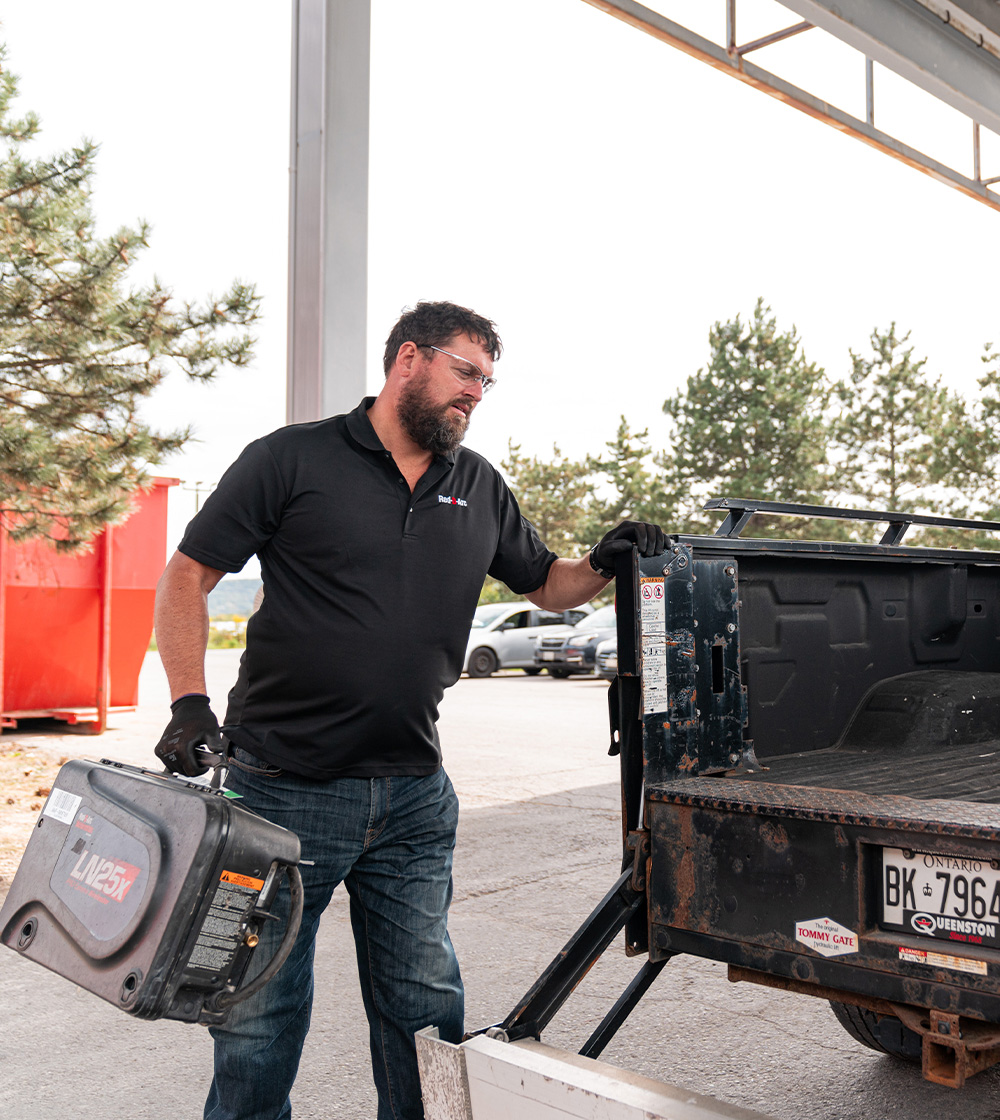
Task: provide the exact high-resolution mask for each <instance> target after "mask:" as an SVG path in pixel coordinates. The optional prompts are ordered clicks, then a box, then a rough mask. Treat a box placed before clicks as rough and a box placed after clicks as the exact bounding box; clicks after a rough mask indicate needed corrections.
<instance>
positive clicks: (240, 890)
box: [188, 871, 264, 975]
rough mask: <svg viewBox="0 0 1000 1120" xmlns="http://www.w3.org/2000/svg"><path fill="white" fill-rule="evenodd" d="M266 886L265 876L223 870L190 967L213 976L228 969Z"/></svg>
mask: <svg viewBox="0 0 1000 1120" xmlns="http://www.w3.org/2000/svg"><path fill="white" fill-rule="evenodd" d="M263 886H264V880H263V879H256V878H254V877H253V876H251V875H241V874H239V873H238V872H236V871H223V872H222V874H221V875H220V876H219V885H218V886H217V887H216V888H215V894H214V895H213V896H212V904H211V906H209V908H208V913H207V914H206V915H205V921H204V922H203V923H202V926H201V930H200V931H199V933H198V940H197V941H196V942H195V943H194V948H193V949H192V950H191V956H190V957H188V968H197V969H200V970H201V971H203V972H210V973H212V974H213V975H216V974H218V975H225V974H226V973H227V972H228V970H229V966H230V964H231V963H232V960H233V957H234V956H235V955H236V950H237V949H238V948H239V947H240V945H241V944H242V943H243V937H244V934H245V933H246V925H245V921H246V917H247V915H248V914H249V913H250V911H251V910H253V908H254V907H255V906H256V905H257V896H258V895H259V894H260V892H261V889H262V888H263Z"/></svg>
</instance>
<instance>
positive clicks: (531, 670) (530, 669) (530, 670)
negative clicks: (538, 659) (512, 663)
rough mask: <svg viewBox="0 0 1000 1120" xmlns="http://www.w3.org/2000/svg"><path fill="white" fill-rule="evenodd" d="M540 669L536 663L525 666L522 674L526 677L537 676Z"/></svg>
mask: <svg viewBox="0 0 1000 1120" xmlns="http://www.w3.org/2000/svg"><path fill="white" fill-rule="evenodd" d="M541 671H542V670H541V669H539V667H538V666H537V665H531V666H525V668H524V674H525V676H527V677H537V676H538V674H539V673H540V672H541Z"/></svg>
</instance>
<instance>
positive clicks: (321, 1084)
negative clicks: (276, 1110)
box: [0, 651, 1000, 1120]
mask: <svg viewBox="0 0 1000 1120" xmlns="http://www.w3.org/2000/svg"><path fill="white" fill-rule="evenodd" d="M237 660H238V652H236V651H218V652H217V653H212V654H210V656H209V664H210V673H211V681H210V686H209V687H210V689H211V691H212V692H213V695H214V696H215V697H217V698H221V696H222V695H223V693H224V692H225V689H226V687H227V686H228V682H229V680H231V677H232V675H233V674H234V672H235V663H236V661H237ZM606 691H607V686H606V685H605V684H603V683H602V682H600V681H597V680H594V679H590V678H579V677H578V678H572V679H570V680H553V679H550V678H548V677H547V676H545V675H542V676H539V677H526V676H524V674H522V673H505V674H499V675H496V676H493V677H491V678H488V679H483V680H468V679H464V678H463V680H462V681H460V682H459V684H458V685H456V686H455V688H454V689H452V690H451V692H450V693H449V694H448V695H447V696H446V698H445V702H444V705H443V707H442V713H441V739H442V744H443V749H444V755H445V764H446V766H447V768H448V770H449V773H450V774H451V776H452V779H453V781H454V783H455V787H456V789H457V790H458V793H459V797H460V799H461V802H462V807H463V808H462V819H461V823H460V826H459V843H458V852H457V855H456V864H455V899H454V904H453V908H452V920H451V928H452V936H453V939H454V941H455V945H456V949H457V951H458V954H459V958H460V960H461V962H462V967H463V971H464V975H465V981H466V986H467V991H468V1015H467V1022H468V1025H469V1027H478V1026H485V1025H487V1024H489V1023H492V1022H497V1021H499V1020H501V1019H502V1018H503V1017H504V1016H505V1015H506V1014H507V1013H508V1012H509V1011H510V1009H511V1008H512V1007H513V1006H514V1004H515V1003H516V1001H517V1000H518V999H519V998H520V996H521V995H523V993H524V992H525V991H526V990H527V988H528V987H529V986H530V984H531V983H532V982H533V980H534V979H535V978H536V977H537V975H538V974H539V972H541V970H542V969H543V968H544V967H545V965H546V964H547V963H548V961H549V960H550V959H551V958H552V957H553V956H554V955H555V953H556V952H557V951H558V950H559V949H560V948H561V946H562V945H563V944H564V943H565V941H566V939H567V938H568V937H569V936H570V934H571V933H572V932H573V931H574V930H575V929H576V928H577V926H578V925H579V923H580V922H581V921H582V919H583V918H584V917H585V916H586V914H587V913H588V912H589V910H590V909H591V908H592V907H593V906H594V905H596V903H597V902H598V901H599V900H600V898H601V897H602V896H603V894H604V893H605V891H606V890H607V889H608V887H609V886H610V885H611V883H612V882H613V881H614V879H615V878H616V876H617V871H618V867H619V864H620V831H619V829H620V823H619V801H618V797H619V795H618V785H617V761H616V760H615V759H612V758H609V757H608V756H607V716H606V710H607V705H606ZM141 700H142V703H141V706H140V709H139V711H137V712H135V713H132V714H130V715H128V716H120V717H117V718H116V720H115V726H114V727H113V728H112V730H111V731H109V732H108V734H107V735H105V736H104V737H103V738H102V739H97V740H95V739H87V738H80V737H73V736H62V735H59V736H52V737H50V739H49V743H48V746H46V747H45V749H46V750H50V751H52V752H53V753H56V754H78V755H80V756H84V757H94V756H99V755H107V756H110V757H113V758H120V759H123V760H125V761H141V762H146V763H148V762H149V760H150V758H151V751H152V745H153V743H154V742H155V741H156V738H157V737H158V736H159V732H160V730H161V728H162V726H163V724H164V722H165V719H166V697H165V691H164V683H163V681H162V675H161V674H160V671H159V666H158V664H157V663H156V661H155V657H153V658H151V659H148V660H147V665H146V666H145V668H144V671H143V679H142V687H141ZM220 706H221V705H220ZM15 734H17V733H15ZM25 738H26V739H28V738H32V739H34V740H35V741H36V742H40V741H41V740H39V739H37V738H36V737H35V736H25ZM318 954H319V955H318V973H317V976H318V995H317V1001H316V1007H315V1011H314V1017H313V1028H312V1032H311V1034H310V1037H309V1039H308V1041H307V1046H306V1052H305V1056H304V1059H303V1065H302V1069H301V1072H300V1075H299V1079H298V1082H297V1086H296V1090H295V1093H294V1094H293V1104H294V1108H295V1116H296V1117H297V1118H298V1120H374V1113H375V1109H374V1092H373V1090H372V1089H371V1086H370V1079H369V1071H368V1054H367V1026H366V1023H365V1019H364V1013H363V1010H362V1007H361V998H360V992H359V989H358V984H357V980H356V976H355V967H354V954H353V944H352V940H351V933H350V922H349V918H348V910H347V903H346V897H345V896H344V894H343V892H342V891H339V892H338V893H337V895H335V898H334V902H333V904H332V905H331V907H330V909H329V911H328V913H327V915H326V917H325V919H324V922H323V926H322V929H321V931H320V937H319V948H318ZM636 965H637V962H635V961H632V960H628V959H627V958H626V957H625V956H624V954H623V953H622V951H621V948H620V945H617V944H616V945H613V946H612V948H611V949H610V950H609V951H608V952H607V953H606V954H605V958H604V959H603V960H602V961H601V962H599V964H598V965H597V966H596V967H595V968H594V970H593V971H592V972H591V974H590V975H589V976H588V977H587V978H586V980H585V981H584V982H583V984H582V985H581V987H580V989H579V990H578V991H577V992H576V993H575V994H574V995H573V997H572V998H571V1000H570V1001H569V1003H568V1004H567V1006H566V1007H565V1008H564V1009H563V1010H562V1011H561V1012H560V1014H559V1015H557V1016H556V1018H555V1019H554V1020H553V1022H552V1024H551V1025H550V1027H549V1028H548V1030H547V1031H546V1032H545V1036H544V1038H545V1041H547V1042H550V1043H552V1044H553V1045H557V1046H564V1047H566V1048H568V1049H575V1048H579V1046H580V1045H582V1043H583V1041H584V1040H585V1039H586V1038H587V1036H588V1035H589V1034H590V1032H591V1030H592V1029H593V1028H594V1027H595V1026H596V1024H597V1022H598V1021H599V1020H600V1018H601V1017H602V1016H603V1014H604V1012H605V1011H606V1010H607V1009H608V1007H609V1006H610V1005H611V1003H613V1001H614V999H615V998H616V997H617V996H618V994H619V993H620V992H621V990H622V989H623V988H624V987H625V985H626V983H627V982H628V980H629V979H630V978H631V977H632V975H634V972H635V968H636ZM0 991H2V993H3V995H2V1000H3V1008H4V1024H5V1030H4V1032H3V1034H2V1035H0V1062H2V1067H3V1070H4V1076H3V1078H2V1079H0V1116H2V1117H3V1118H4V1120H67V1118H68V1117H72V1120H107V1118H108V1117H109V1116H111V1115H115V1114H118V1113H120V1112H124V1114H126V1115H128V1116H129V1117H130V1120H159V1118H163V1117H194V1116H198V1115H200V1114H201V1102H202V1100H203V1096H204V1090H205V1086H206V1084H207V1081H208V1078H209V1076H210V1068H211V1044H210V1039H209V1036H208V1034H207V1032H206V1031H205V1030H204V1029H203V1028H201V1027H197V1026H188V1025H184V1024H179V1023H172V1022H162V1021H161V1022H152V1023H150V1022H142V1021H136V1020H133V1019H131V1018H130V1017H128V1016H126V1015H124V1014H122V1013H121V1012H119V1011H118V1010H116V1009H115V1008H113V1007H111V1006H110V1005H109V1004H105V1003H103V1002H102V1001H100V1000H98V999H97V998H96V997H94V996H92V995H90V994H89V993H86V992H83V991H82V990H79V989H77V988H75V987H73V986H72V985H71V984H69V983H68V982H67V981H65V980H62V979H61V978H59V977H57V976H55V975H53V974H51V973H49V972H46V971H45V970H44V969H41V968H39V967H38V966H36V965H33V964H31V963H30V962H27V961H24V960H22V959H20V958H18V957H17V956H16V955H15V954H14V953H12V952H10V951H8V950H0ZM604 1059H605V1060H607V1061H609V1062H611V1063H613V1064H616V1065H618V1066H622V1067H625V1068H629V1069H633V1070H636V1071H637V1072H640V1073H643V1074H646V1075H647V1076H650V1077H655V1078H657V1079H659V1080H663V1081H669V1082H672V1083H674V1084H677V1085H680V1086H682V1087H684V1088H688V1089H691V1090H695V1091H698V1092H701V1093H707V1094H710V1095H712V1096H716V1097H718V1098H720V1099H722V1100H725V1101H729V1102H732V1103H735V1104H740V1105H743V1106H744V1107H749V1108H754V1109H757V1110H759V1111H761V1112H763V1113H765V1114H766V1115H770V1116H773V1117H776V1118H780V1120H802V1118H815V1120H881V1118H888V1117H892V1118H897V1117H898V1118H900V1120H902V1118H906V1120H925V1118H926V1120H932V1118H933V1120H937V1118H938V1117H939V1116H940V1115H942V1114H946V1115H948V1116H949V1117H952V1118H957V1120H987V1118H990V1120H993V1118H995V1117H996V1116H997V1115H998V1103H997V1102H998V1097H997V1090H998V1088H1000V1075H998V1074H997V1072H996V1071H991V1072H987V1073H985V1074H980V1075H978V1076H977V1077H976V1078H974V1079H973V1080H972V1081H971V1082H970V1083H969V1085H968V1086H967V1087H966V1088H965V1089H963V1090H961V1091H958V1092H955V1091H952V1090H948V1089H943V1088H939V1087H936V1086H932V1085H929V1084H927V1083H925V1082H923V1081H922V1079H921V1077H920V1073H919V1069H917V1068H915V1067H912V1066H909V1065H905V1064H902V1063H897V1062H895V1061H893V1060H892V1059H890V1058H886V1057H880V1056H879V1055H877V1054H875V1053H873V1052H871V1051H868V1050H865V1049H863V1048H862V1047H860V1046H858V1045H857V1044H856V1043H854V1042H853V1041H852V1040H851V1039H850V1038H848V1036H847V1035H846V1034H845V1033H844V1031H843V1030H842V1029H841V1028H840V1027H839V1026H838V1024H837V1023H836V1021H835V1020H834V1018H833V1015H832V1014H831V1012H830V1010H829V1008H828V1006H827V1005H826V1004H825V1003H824V1002H823V1001H822V1000H818V999H817V1000H814V999H806V998H802V997H796V996H791V995H787V994H784V993H780V992H773V991H769V990H767V989H763V988H758V987H755V986H752V985H746V984H736V985H734V984H731V983H729V982H728V980H727V978H726V970H725V968H724V967H723V966H721V965H717V964H714V963H712V962H705V961H698V960H693V959H689V958H685V957H681V958H678V959H676V960H675V961H672V962H671V963H670V964H669V965H668V966H667V968H666V969H665V970H664V972H663V974H662V975H661V976H660V978H659V979H658V980H657V981H656V984H655V985H654V987H653V989H652V990H651V991H650V993H649V994H648V995H647V996H646V997H645V999H644V1000H643V1001H642V1002H641V1003H640V1004H639V1006H638V1008H637V1009H636V1011H635V1012H634V1013H633V1016H632V1018H631V1019H630V1020H629V1021H628V1022H627V1023H626V1024H625V1026H624V1027H623V1028H622V1030H621V1031H620V1032H619V1034H618V1035H617V1037H616V1038H615V1039H614V1041H613V1042H612V1044H611V1046H610V1047H609V1048H608V1050H607V1051H605V1054H604ZM511 1120H516V1118H511Z"/></svg>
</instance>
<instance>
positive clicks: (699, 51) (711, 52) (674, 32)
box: [584, 0, 1000, 210]
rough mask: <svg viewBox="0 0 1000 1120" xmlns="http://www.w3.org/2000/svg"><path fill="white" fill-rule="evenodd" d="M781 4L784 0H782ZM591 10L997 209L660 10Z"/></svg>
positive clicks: (948, 171)
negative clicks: (666, 44)
mask: <svg viewBox="0 0 1000 1120" xmlns="http://www.w3.org/2000/svg"><path fill="white" fill-rule="evenodd" d="M781 2H782V3H785V0H781ZM584 3H587V4H590V5H591V7H594V8H598V9H599V10H600V11H602V12H606V13H607V14H608V15H611V16H614V17H615V18H616V19H620V20H622V21H623V22H624V23H627V24H629V25H631V26H632V27H636V28H638V29H639V30H640V31H644V32H646V34H647V35H651V36H652V37H653V38H654V39H659V40H660V41H661V42H664V43H668V44H669V45H670V46H672V47H676V48H677V49H678V50H681V51H683V52H684V53H685V54H687V55H690V56H691V57H692V58H697V59H699V60H700V61H702V62H706V63H708V65H709V66H712V67H714V68H715V69H716V70H721V71H722V72H723V73H725V74H729V75H730V76H731V77H733V78H737V79H739V81H741V82H744V83H746V84H747V85H750V86H753V87H754V88H755V89H759V90H761V92H763V93H766V94H768V95H769V96H771V97H774V98H777V100H779V101H782V102H784V103H785V104H786V105H791V106H792V107H793V108H795V109H798V110H799V111H800V112H803V113H806V114H807V115H808V116H810V117H814V118H815V119H816V120H820V121H823V122H824V124H828V125H830V126H832V127H833V128H836V129H837V130H838V131H839V132H843V133H845V134H846V135H848V136H854V137H855V138H856V139H858V140H862V141H864V143H866V144H868V145H869V146H870V147H872V148H876V149H877V150H878V151H880V152H884V153H885V154H886V155H889V156H892V157H893V158H894V159H897V160H900V161H901V162H902V163H905V164H907V165H908V166H909V167H913V168H915V169H916V170H918V171H922V172H924V174H926V175H930V176H931V178H933V179H936V180H938V182H941V183H944V184H945V185H946V186H949V187H954V188H955V189H956V190H959V191H961V192H962V193H963V194H966V195H968V196H969V197H970V198H974V199H976V200H977V201H978V202H984V203H986V205H987V206H990V207H992V208H993V209H994V210H1000V195H997V194H996V193H995V192H993V191H991V190H989V189H988V187H987V186H986V185H985V184H984V183H983V182H981V181H979V180H977V179H970V178H969V177H968V176H965V175H963V174H961V173H960V172H958V171H956V170H955V169H954V168H951V167H948V166H946V165H945V164H943V163H941V162H939V161H938V160H935V159H933V158H932V157H931V156H929V155H927V154H926V153H924V152H921V151H919V150H918V149H916V148H912V147H910V146H909V145H908V144H904V143H902V142H901V141H900V140H897V139H896V138H895V137H893V136H890V135H889V134H888V133H885V132H882V131H880V130H879V129H877V128H875V127H874V126H873V125H872V124H870V123H868V122H867V121H862V120H859V119H858V118H857V117H852V116H851V115H850V114H849V113H845V112H844V111H843V110H841V109H838V108H837V107H836V106H834V105H831V104H830V103H829V102H827V101H823V100H821V99H820V98H818V97H815V96H814V95H813V94H811V93H808V92H807V91H806V90H804V89H801V88H799V87H798V86H795V85H793V84H792V83H790V82H786V81H785V80H784V79H783V78H779V77H778V76H777V75H775V74H772V73H770V72H769V71H767V70H763V69H762V68H761V67H759V66H756V65H754V63H752V62H750V61H748V60H747V59H746V58H745V57H742V56H740V55H739V54H738V53H737V52H736V51H734V52H733V53H732V54H730V53H729V52H728V51H726V50H725V48H723V47H721V46H719V45H718V44H717V43H713V42H712V41H711V40H710V39H706V38H704V37H703V36H701V35H698V34H696V33H695V32H693V31H691V30H690V29H689V28H687V27H684V26H683V25H681V24H679V23H676V22H674V21H673V20H671V19H667V17H666V16H663V15H661V14H660V13H659V12H654V11H652V10H651V9H650V8H647V7H645V6H644V5H642V4H638V3H635V2H634V0H584Z"/></svg>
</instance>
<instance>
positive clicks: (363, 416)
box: [347, 397, 385, 451]
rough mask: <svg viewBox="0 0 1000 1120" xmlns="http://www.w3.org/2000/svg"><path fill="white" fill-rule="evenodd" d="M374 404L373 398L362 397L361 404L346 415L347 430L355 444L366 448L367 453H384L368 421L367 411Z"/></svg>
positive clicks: (380, 442)
mask: <svg viewBox="0 0 1000 1120" xmlns="http://www.w3.org/2000/svg"><path fill="white" fill-rule="evenodd" d="M374 403H375V398H374V397H362V399H361V404H359V405H358V407H357V408H356V409H355V410H354V411H353V412H349V413H348V414H347V430H348V431H349V432H350V433H351V438H352V439H353V440H354V441H355V443H360V444H361V446H362V447H367V448H368V450H369V451H385V448H384V447H383V446H382V441H381V440H380V439H379V438H378V436H377V435H376V434H375V429H374V428H373V427H372V422H371V420H369V419H368V409H370V408H371V406H372V405H373V404H374Z"/></svg>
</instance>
